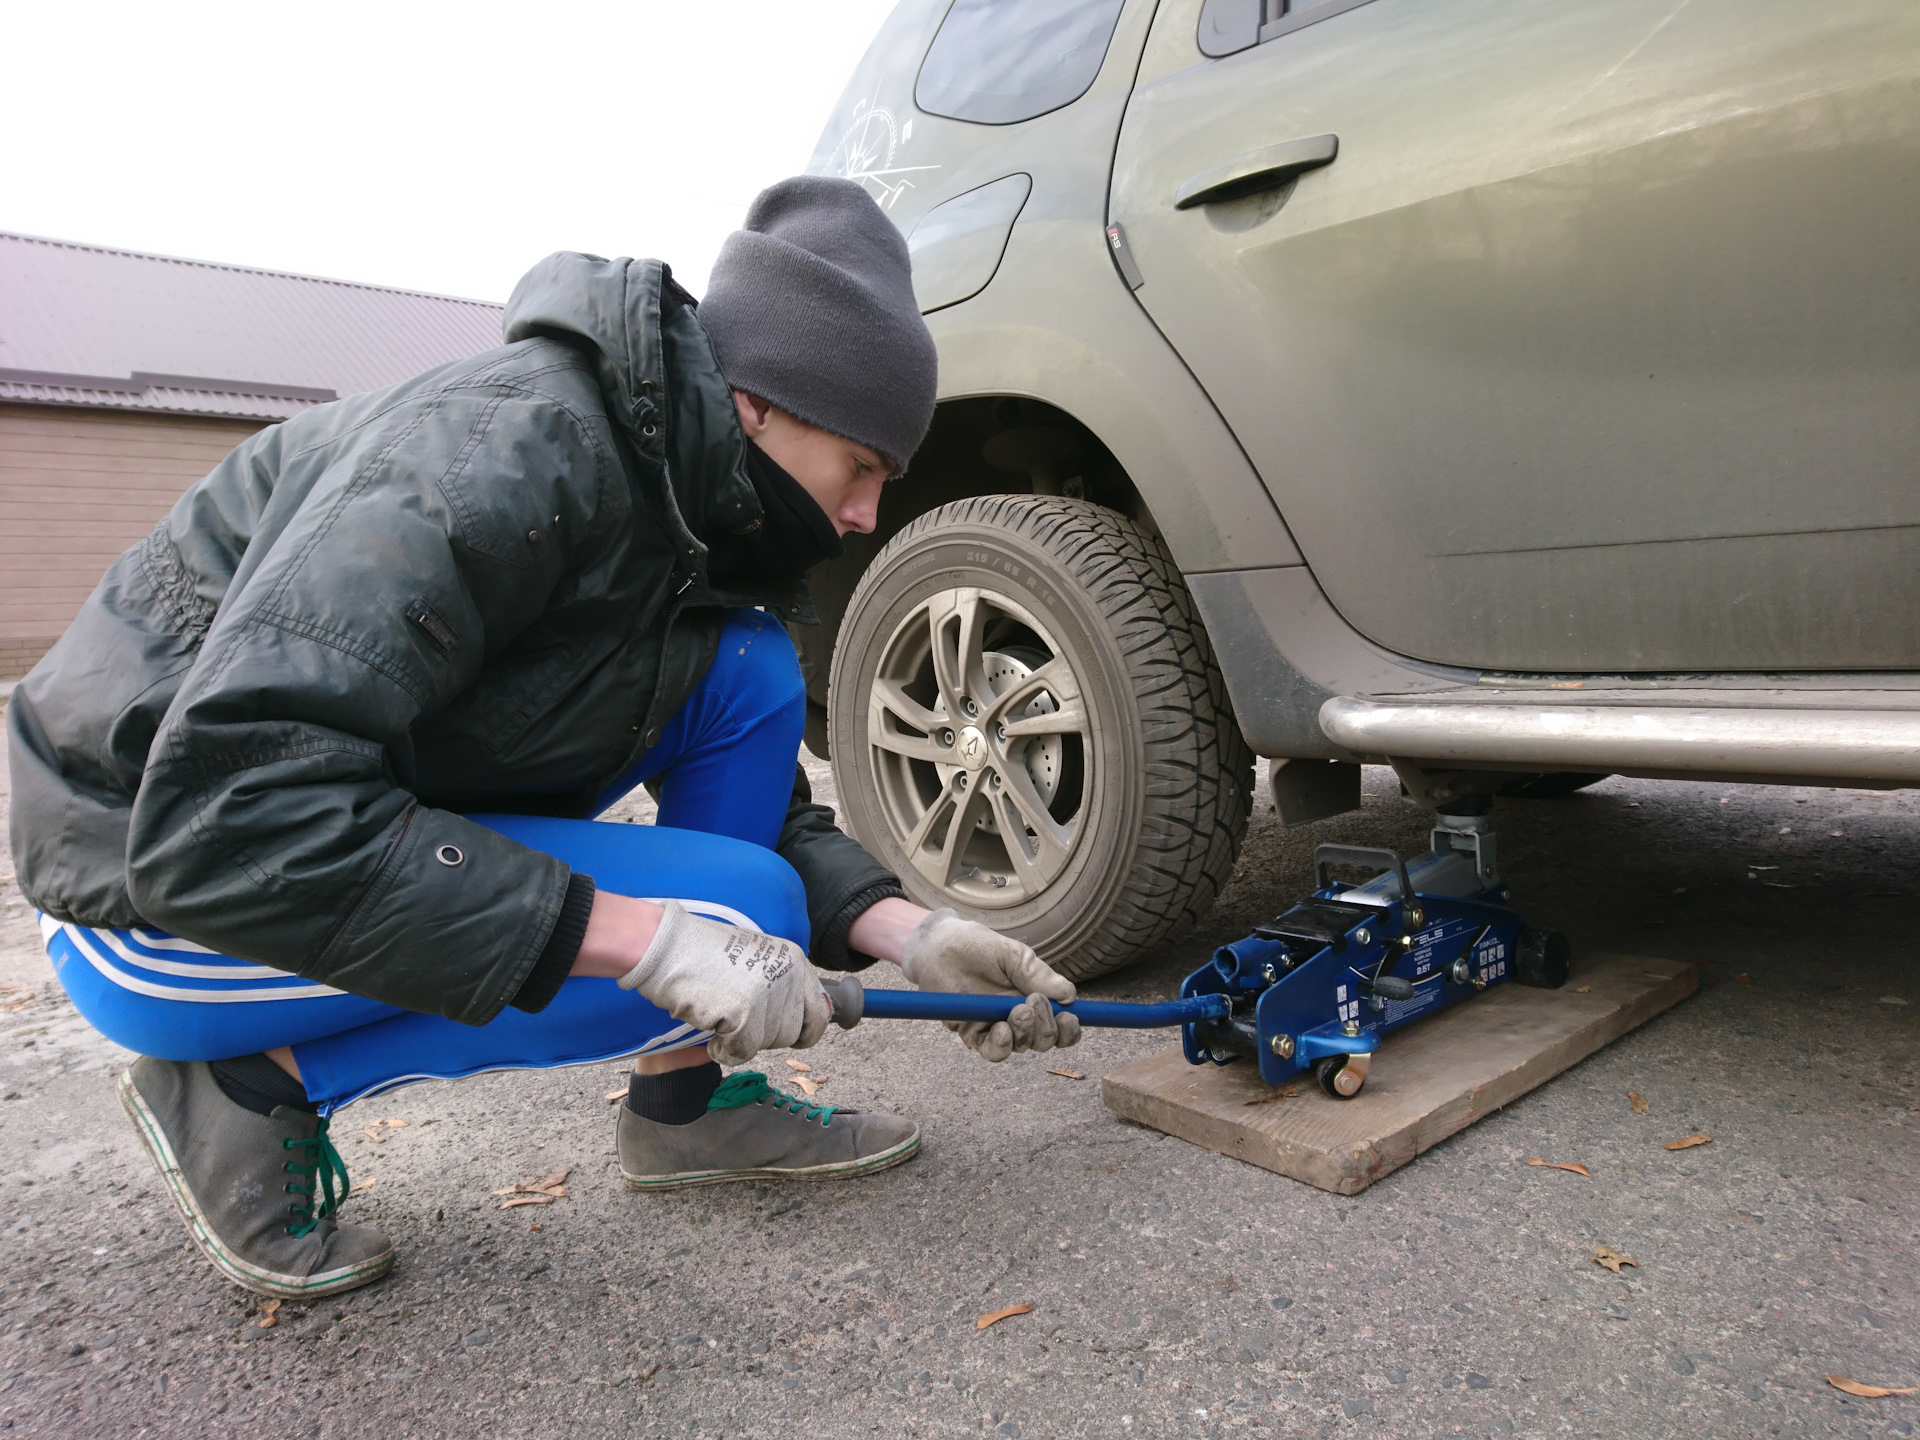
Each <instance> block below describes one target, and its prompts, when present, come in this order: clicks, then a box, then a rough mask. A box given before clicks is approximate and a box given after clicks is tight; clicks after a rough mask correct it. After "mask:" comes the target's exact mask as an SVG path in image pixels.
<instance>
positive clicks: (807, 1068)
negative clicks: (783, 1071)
mask: <svg viewBox="0 0 1920 1440" xmlns="http://www.w3.org/2000/svg"><path fill="white" fill-rule="evenodd" d="M787 1068H788V1069H789V1070H791V1071H793V1072H794V1073H796V1074H799V1075H810V1074H812V1073H813V1067H812V1066H811V1065H809V1064H807V1062H806V1061H804V1060H789V1061H787Z"/></svg>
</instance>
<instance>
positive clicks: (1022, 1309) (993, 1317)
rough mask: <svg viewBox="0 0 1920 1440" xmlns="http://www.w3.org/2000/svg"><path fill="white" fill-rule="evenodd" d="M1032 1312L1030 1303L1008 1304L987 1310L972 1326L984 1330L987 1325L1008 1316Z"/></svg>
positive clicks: (996, 1322) (995, 1323) (998, 1321)
mask: <svg viewBox="0 0 1920 1440" xmlns="http://www.w3.org/2000/svg"><path fill="white" fill-rule="evenodd" d="M1032 1313H1033V1306H1031V1305H1009V1306H1007V1308H1006V1309H1004V1310H990V1311H988V1312H987V1313H986V1314H985V1315H982V1316H981V1317H980V1318H979V1319H978V1320H976V1321H974V1322H973V1328H974V1329H976V1330H984V1329H986V1328H987V1327H988V1326H989V1325H998V1324H999V1323H1000V1322H1001V1321H1002V1320H1005V1319H1007V1318H1009V1317H1010V1316H1014V1315H1031V1314H1032Z"/></svg>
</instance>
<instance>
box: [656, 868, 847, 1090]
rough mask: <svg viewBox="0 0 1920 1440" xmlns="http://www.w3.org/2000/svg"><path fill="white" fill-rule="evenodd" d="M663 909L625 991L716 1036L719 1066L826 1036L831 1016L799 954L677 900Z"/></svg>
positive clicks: (713, 1049)
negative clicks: (692, 910) (705, 917)
mask: <svg viewBox="0 0 1920 1440" xmlns="http://www.w3.org/2000/svg"><path fill="white" fill-rule="evenodd" d="M661 909H662V910H663V911H664V914H663V915H662V916H661V919H660V928H659V929H658V931H656V932H655V934H654V937H653V943H652V944H651V945H649V946H648V947H647V953H646V954H645V955H643V956H641V957H640V963H639V964H638V965H635V966H634V967H633V968H632V969H631V970H629V971H628V972H627V973H626V974H625V975H623V976H621V977H620V988H621V989H623V990H638V991H639V992H640V993H641V994H642V995H644V996H646V997H647V999H649V1000H651V1001H653V1003H654V1004H656V1005H658V1006H659V1007H660V1008H661V1009H662V1010H665V1011H666V1012H667V1013H668V1014H669V1015H671V1016H673V1018H674V1019H676V1020H683V1021H685V1022H686V1023H687V1024H689V1025H693V1026H696V1027H697V1028H699V1029H701V1030H711V1031H712V1032H713V1039H712V1040H711V1041H710V1042H709V1043H708V1045H707V1050H708V1052H709V1053H710V1054H711V1055H712V1056H713V1058H714V1059H715V1060H718V1061H719V1062H720V1063H721V1064H723V1065H744V1064H746V1063H747V1061H749V1060H751V1059H752V1058H753V1057H754V1055H755V1053H756V1052H758V1051H761V1050H777V1049H780V1048H782V1047H785V1046H792V1047H793V1048H795V1049H798V1050H804V1049H806V1048H807V1047H808V1046H809V1045H812V1044H813V1043H814V1042H815V1041H817V1040H818V1039H819V1038H820V1036H821V1035H822V1034H823V1033H824V1032H825V1031H826V1028H827V1021H828V1019H829V1018H830V1017H831V1016H832V1013H833V1010H832V1007H831V1006H830V1005H829V1004H828V1003H827V995H826V992H825V991H824V990H822V989H821V988H820V981H819V979H818V977H816V976H815V975H814V973H813V967H812V966H811V965H809V964H808V963H807V957H806V955H805V954H804V953H803V952H802V951H801V949H800V947H799V946H797V945H795V944H793V943H792V942H791V941H788V940H782V939H781V938H780V937H779V936H777V935H763V934H761V933H760V932H759V931H757V930H741V929H736V928H735V927H734V926H732V925H722V924H721V923H720V922H719V921H717V920H703V919H701V918H700V917H699V916H697V915H689V914H688V913H687V912H686V911H685V910H684V909H682V908H681V907H680V906H679V905H678V904H677V903H675V902H674V901H672V900H669V901H667V902H666V903H665V904H664V905H663V906H662V907H661Z"/></svg>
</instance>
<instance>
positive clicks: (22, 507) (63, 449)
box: [0, 404, 260, 681]
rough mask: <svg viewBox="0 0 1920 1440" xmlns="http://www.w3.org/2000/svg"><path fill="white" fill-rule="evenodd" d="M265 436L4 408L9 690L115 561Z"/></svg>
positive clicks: (0, 447) (205, 422) (0, 582)
mask: <svg viewBox="0 0 1920 1440" xmlns="http://www.w3.org/2000/svg"><path fill="white" fill-rule="evenodd" d="M259 428H260V426H259V424H258V423H256V422H253V421H245V420H238V421H236V420H209V419H202V418H200V417H197V416H191V415H141V414H129V413H126V412H117V411H109V410H88V409H84V408H82V407H79V406H63V405H13V404H0V681H5V680H16V679H18V678H19V677H20V676H22V675H24V674H26V673H27V671H28V670H30V669H32V668H33V665H34V662H35V661H37V660H38V659H39V658H40V657H41V656H42V655H44V654H46V652H47V649H48V647H49V646H51V645H52V644H53V642H54V641H55V640H57V639H59V638H60V635H61V633H62V632H63V631H64V630H65V629H66V628H67V625H68V624H69V623H70V622H71V621H72V619H73V617H74V615H75V613H76V612H77V611H78V610H79V609H80V605H81V603H82V602H83V601H84V600H85V599H86V598H87V596H88V595H90V594H92V593H93V587H94V585H95V584H97V583H98V581H99V579H100V576H101V573H102V572H103V571H105V570H106V568H107V566H108V565H109V564H111V563H112V562H113V559H114V557H115V556H117V555H119V554H120V552H121V551H123V550H125V549H126V548H127V547H128V546H129V545H132V544H133V543H134V542H135V541H137V540H139V539H140V538H141V537H142V536H144V535H145V534H146V533H147V532H148V531H149V530H151V529H153V527H154V526H155V525H156V524H158V523H159V521H160V518H161V517H162V516H163V515H165V514H166V513H167V511H168V510H169V509H170V508H171V507H172V505H173V502H174V501H175V500H177V499H178V498H179V497H180V493H181V492H182V491H183V490H185V489H186V488H187V487H188V486H189V485H191V484H192V483H193V482H194V481H196V480H198V479H199V478H200V477H201V476H202V475H205V474H206V473H207V472H208V471H209V470H211V469H212V468H213V467H214V466H215V465H217V464H219V463H220V460H221V459H222V457H224V456H225V455H226V453H227V452H228V451H229V450H231V449H233V447H234V446H235V445H237V444H239V443H240V442H241V441H242V440H244V439H245V438H246V437H247V436H249V435H251V434H252V433H253V432H254V431H256V430H258V429H259Z"/></svg>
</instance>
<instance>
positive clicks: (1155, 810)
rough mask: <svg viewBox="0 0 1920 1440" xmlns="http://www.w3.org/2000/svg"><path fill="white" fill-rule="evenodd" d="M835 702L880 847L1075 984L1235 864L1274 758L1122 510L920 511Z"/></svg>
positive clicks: (1191, 916)
mask: <svg viewBox="0 0 1920 1440" xmlns="http://www.w3.org/2000/svg"><path fill="white" fill-rule="evenodd" d="M828 708H829V712H830V719H831V723H832V727H833V767H834V780H835V784H836V785H837V787H838V789H839V794H840V800H841V805H842V809H843V813H844V815H845V818H846V820H847V823H848V826H849V828H850V829H851V830H852V832H853V834H854V835H855V836H856V837H858V838H859V840H860V841H861V843H862V844H864V845H865V846H866V847H867V849H869V850H870V851H872V852H873V854H875V855H876V856H878V857H879V858H880V859H881V861H882V863H884V864H886V865H887V866H889V867H890V868H891V869H893V870H894V871H895V873H897V874H898V875H899V876H900V881H901V884H902V885H903V887H904V888H905V889H906V890H907V891H908V893H909V894H911V895H912V896H913V898H914V899H915V900H916V901H918V902H919V903H920V904H922V905H926V906H928V907H929V908H939V907H942V906H946V907H951V908H952V909H953V910H955V911H957V912H958V913H959V914H960V915H962V916H964V917H966V918H968V919H971V920H978V921H981V922H983V923H984V924H987V925H989V926H991V927H992V928H994V929H995V930H999V931H1001V932H1003V933H1006V934H1009V935H1013V936H1015V937H1017V938H1018V939H1020V940H1023V941H1025V942H1026V943H1028V944H1030V945H1032V946H1033V947H1034V949H1035V950H1037V951H1038V952H1039V953H1040V954H1041V956H1042V957H1044V958H1045V959H1046V960H1047V961H1048V962H1049V963H1050V964H1051V965H1053V967H1054V968H1055V969H1057V970H1059V971H1060V972H1061V973H1062V974H1064V975H1067V976H1069V977H1070V978H1073V979H1075V980H1082V979H1088V978H1091V977H1093V976H1096V975H1102V974H1106V973H1107V972H1109V971H1113V970H1117V969H1119V968H1121V967H1122V966H1124V965H1126V964H1128V963H1129V962H1131V961H1133V960H1135V959H1137V958H1138V957H1139V956H1141V955H1142V954H1144V953H1145V952H1147V951H1149V950H1151V949H1153V948H1154V947H1156V946H1160V945H1164V944H1167V943H1170V942H1172V941H1175V940H1178V939H1179V938H1181V937H1182V936H1183V935H1185V934H1186V933H1187V932H1188V931H1189V930H1191V929H1192V928H1193V926H1194V924H1195V922H1196V921H1197V920H1199V918H1200V917H1201V916H1203V915H1204V914H1206V912H1207V910H1208V909H1209V907H1211V906H1212V904H1213V902H1214V899H1215V897H1217V896H1218V894H1219V893H1220V890H1221V888H1222V887H1223V886H1224V885H1225V884H1226V883H1227V879H1228V877H1229V876H1230V875H1231V874H1232V873H1233V866H1234V861H1235V860H1236V858H1237V857H1238V854H1239V848H1240V842H1241V839H1242V837H1243V836H1244V835H1245V832H1246V826H1247V815H1248V811H1249V808H1250V805H1251V798H1252V788H1253V756H1252V753H1251V751H1250V750H1249V749H1248V747H1247V743H1246V741H1245V739H1244V738H1243V737H1242V736H1241V734H1240V727H1239V725H1238V723H1237V722H1236V721H1235V719H1234V717H1233V711H1232V707H1231V705H1230V703H1229V701H1228V699H1227V692H1226V685H1225V683H1224V681H1223V680H1222V679H1221V676H1220V670H1219V666H1218V665H1217V664H1216V663H1215V660H1214V657H1213V650H1212V647H1211V646H1210V645H1209V643H1208V641H1207V636H1206V632H1205V630H1204V629H1203V628H1202V626H1201V624H1200V621H1199V618H1198V616H1197V614H1196V612H1195V609H1194V605H1193V600H1192V597H1191V596H1190V595H1189V594H1188V592H1187V587H1186V584H1185V582H1184V581H1183V580H1182V579H1181V577H1180V573H1179V571H1178V570H1177V569H1176V568H1175V566H1174V563H1173V560H1172V557H1171V556H1170V555H1168V553H1167V551H1166V549H1165V547H1164V546H1163V545H1162V544H1161V543H1160V542H1159V541H1158V539H1156V538H1155V537H1154V536H1152V535H1150V534H1148V533H1147V532H1146V531H1145V530H1143V529H1142V528H1141V527H1140V526H1138V525H1136V524H1135V523H1134V522H1133V521H1131V520H1129V519H1128V518H1127V517H1125V516H1124V515H1121V514H1119V513H1118V512H1116V511H1112V510H1108V509H1105V508H1104V507H1101V506H1098V505H1094V504H1090V503H1087V502H1085V501H1080V500H1071V499H1062V498H1058V497H1053V496H1044V495H989V496H981V497H977V498H974V499H968V500H960V501H955V502H954V503H952V504H948V505H944V506H941V507H940V508H939V509H937V510H934V511H931V512H930V513H928V514H926V515H922V516H921V517H919V518H918V519H917V520H915V521H914V522H913V523H912V524H911V525H909V526H908V527H907V528H906V529H904V530H903V531H901V532H900V533H899V534H898V535H896V536H894V538H893V539H892V540H891V541H889V542H888V543H887V545H886V546H885V547H884V548H883V549H882V550H881V551H880V553H879V554H878V555H877V556H876V557H875V558H874V561H873V563H872V564H871V565H870V566H869V567H868V568H867V571H866V573H865V575H864V576H863V577H862V578H861V581H860V583H859V586H858V587H857V588H856V589H855V591H854V594H853V597H852V599H851V601H850V602H849V604H848V606H847V610H846V615H845V618H844V619H843V621H842V623H841V627H840V633H839V636H838V639H837V641H836V643H835V646H834V653H833V666H832V674H831V682H830V686H829V700H828ZM1009 726H1011V727H1012V728H1011V729H1008V728H1007V727H1009Z"/></svg>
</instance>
